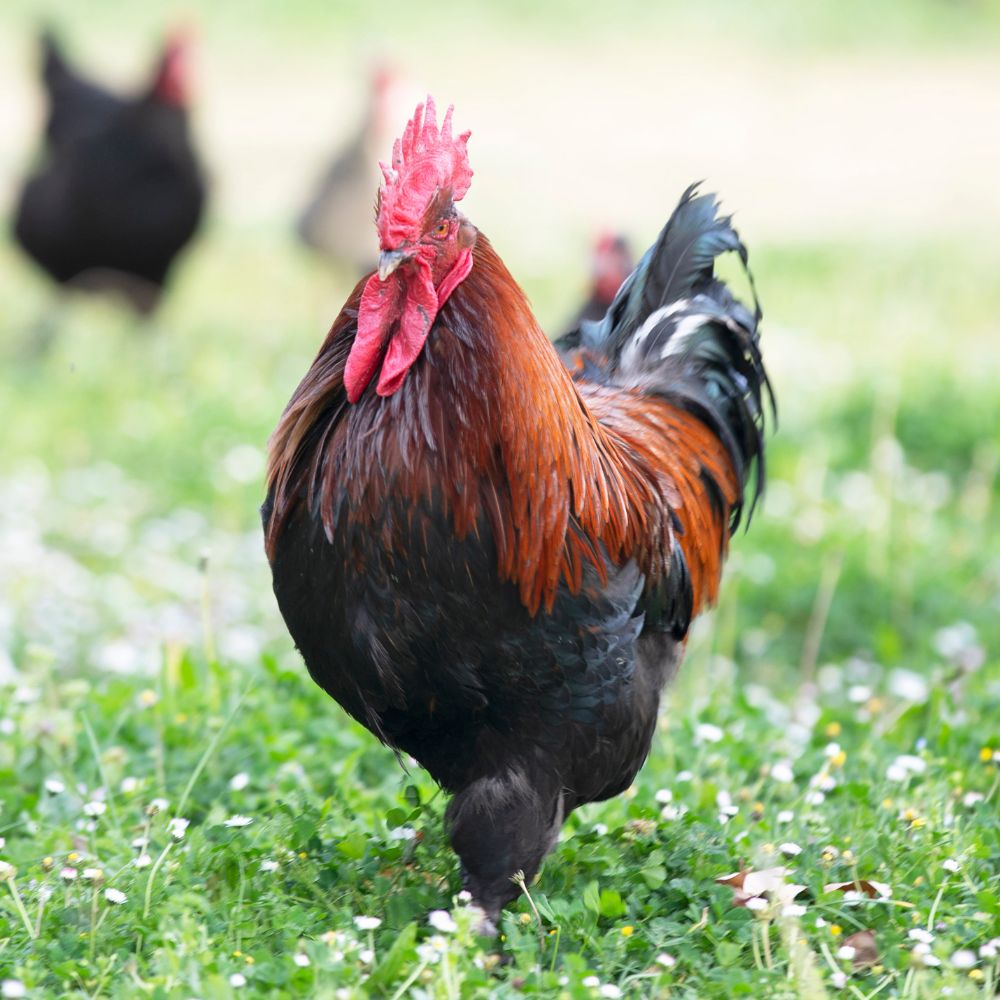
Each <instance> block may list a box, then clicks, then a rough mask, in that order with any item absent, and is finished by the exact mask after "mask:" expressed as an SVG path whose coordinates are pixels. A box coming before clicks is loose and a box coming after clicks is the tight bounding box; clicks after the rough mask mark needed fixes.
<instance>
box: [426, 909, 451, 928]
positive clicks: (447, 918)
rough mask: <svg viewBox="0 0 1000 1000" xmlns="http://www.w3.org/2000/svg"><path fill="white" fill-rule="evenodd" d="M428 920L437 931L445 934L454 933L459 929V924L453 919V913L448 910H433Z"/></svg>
mask: <svg viewBox="0 0 1000 1000" xmlns="http://www.w3.org/2000/svg"><path fill="white" fill-rule="evenodd" d="M427 922H428V923H429V924H430V925H431V927H433V928H434V929H435V930H436V931H442V932H443V933H445V934H454V933H455V931H457V930H458V925H457V924H456V923H455V921H454V920H452V917H451V914H450V913H449V912H448V911H447V910H432V911H431V913H430V916H428V918H427Z"/></svg>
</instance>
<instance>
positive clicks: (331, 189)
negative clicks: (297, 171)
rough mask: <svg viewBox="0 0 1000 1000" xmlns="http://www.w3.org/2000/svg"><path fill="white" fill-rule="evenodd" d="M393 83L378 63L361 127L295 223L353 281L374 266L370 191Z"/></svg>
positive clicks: (335, 157) (307, 240) (375, 177)
mask: <svg viewBox="0 0 1000 1000" xmlns="http://www.w3.org/2000/svg"><path fill="white" fill-rule="evenodd" d="M391 85H392V76H391V74H390V73H389V72H388V70H386V69H385V67H381V66H380V67H378V68H377V69H376V70H375V71H374V73H373V74H372V78H371V85H370V88H369V95H368V105H367V107H366V109H365V112H364V115H363V117H362V119H361V123H360V125H359V126H358V129H357V131H356V132H355V133H354V135H353V136H352V138H351V139H350V141H349V142H348V143H347V145H346V146H344V147H343V148H341V149H339V150H337V152H335V153H334V154H333V156H332V158H331V160H330V163H329V165H328V166H327V168H326V169H325V170H324V172H323V174H322V176H320V178H319V179H318V180H317V182H316V185H315V187H314V188H313V190H312V193H311V194H310V196H309V200H308V201H307V202H306V205H305V207H304V208H303V209H302V213H301V215H300V216H299V219H298V223H297V226H296V229H297V232H298V235H299V238H300V239H301V240H302V242H303V243H305V245H306V246H307V247H309V248H310V249H311V250H314V251H316V253H318V254H320V255H321V256H322V257H325V258H326V259H327V260H328V261H329V262H330V263H331V264H333V265H334V266H335V267H338V268H341V269H343V270H344V271H346V272H347V274H348V275H349V276H350V277H351V279H352V280H354V279H356V278H358V277H360V275H362V274H364V273H365V272H367V271H371V270H372V268H374V266H375V255H374V254H373V253H372V247H371V230H372V208H371V203H372V196H371V193H372V191H373V190H374V188H375V186H376V185H377V183H378V178H379V172H378V166H377V162H378V153H379V152H380V151H381V146H382V141H383V137H384V133H385V130H386V107H387V104H388V95H389V88H390V87H391Z"/></svg>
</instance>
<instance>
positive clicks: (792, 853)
mask: <svg viewBox="0 0 1000 1000" xmlns="http://www.w3.org/2000/svg"><path fill="white" fill-rule="evenodd" d="M778 850H779V851H781V853H782V854H784V855H785V856H786V857H789V858H794V857H796V856H797V855H799V854H801V853H802V848H801V847H799V845H798V844H793V843H792V842H791V841H786V842H785V843H784V844H782V845H781V846H780V847H779V848H778Z"/></svg>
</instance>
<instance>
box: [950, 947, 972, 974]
mask: <svg viewBox="0 0 1000 1000" xmlns="http://www.w3.org/2000/svg"><path fill="white" fill-rule="evenodd" d="M951 964H952V966H953V967H954V968H956V969H971V968H972V967H973V966H974V965H975V964H976V953H975V952H974V951H971V950H970V949H968V948H960V949H959V950H958V951H956V952H954V953H953V954H952V956H951Z"/></svg>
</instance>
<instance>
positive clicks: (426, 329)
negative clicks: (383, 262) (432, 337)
mask: <svg viewBox="0 0 1000 1000" xmlns="http://www.w3.org/2000/svg"><path fill="white" fill-rule="evenodd" d="M408 267H409V270H408V271H407V273H406V275H405V276H404V282H405V288H406V298H405V301H404V304H403V316H402V318H401V319H400V321H399V329H398V330H397V331H396V333H395V335H394V336H393V338H392V340H390V341H389V350H388V351H386V352H385V361H383V362H382V372H381V374H380V375H379V379H378V385H377V386H376V387H375V389H376V392H378V394H379V395H380V396H391V395H392V394H393V393H394V392H395V391H396V390H397V389H398V388H399V387H400V386H401V385H402V384H403V379H404V378H406V373H407V372H408V371H409V370H410V366H411V365H412V364H413V362H414V361H416V360H417V358H418V357H419V356H420V352H421V351H422V350H423V349H424V343H425V342H426V341H427V334H429V333H430V332H431V324H433V322H434V318H435V317H436V316H437V311H438V297H437V290H436V289H435V288H434V279H433V278H432V276H431V269H430V265H429V264H427V263H426V262H425V261H422V260H415V261H413V262H412V263H411V264H410V265H408Z"/></svg>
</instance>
